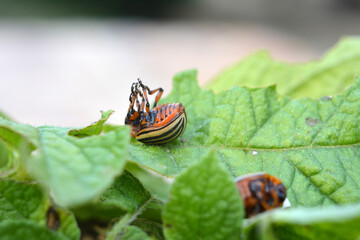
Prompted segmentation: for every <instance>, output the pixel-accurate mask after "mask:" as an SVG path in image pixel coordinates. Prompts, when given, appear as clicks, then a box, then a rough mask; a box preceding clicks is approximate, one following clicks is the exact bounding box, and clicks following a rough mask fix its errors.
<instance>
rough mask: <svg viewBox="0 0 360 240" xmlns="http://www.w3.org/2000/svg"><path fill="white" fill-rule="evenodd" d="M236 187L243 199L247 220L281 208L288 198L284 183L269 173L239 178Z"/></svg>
mask: <svg viewBox="0 0 360 240" xmlns="http://www.w3.org/2000/svg"><path fill="white" fill-rule="evenodd" d="M236 186H237V188H238V190H239V192H240V194H241V197H242V198H243V201H244V206H245V216H246V217H247V218H248V217H252V216H254V215H256V214H258V213H260V212H264V211H267V210H270V209H274V208H277V207H281V206H282V204H283V202H284V200H285V198H286V188H285V186H284V185H283V184H282V182H281V181H280V180H279V179H277V178H276V177H274V176H271V175H269V174H267V173H257V174H251V175H245V176H242V177H240V178H237V179H236Z"/></svg>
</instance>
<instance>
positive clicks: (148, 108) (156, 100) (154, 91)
mask: <svg viewBox="0 0 360 240" xmlns="http://www.w3.org/2000/svg"><path fill="white" fill-rule="evenodd" d="M138 82H139V85H140V87H141V88H142V90H143V93H144V96H145V99H146V112H147V113H149V111H150V104H149V100H148V96H147V93H148V94H149V95H153V94H154V93H156V92H158V94H157V95H156V97H155V103H154V106H153V108H154V107H156V105H157V103H158V102H159V100H160V98H161V95H162V94H163V91H164V89H162V88H157V89H154V90H150V88H149V87H148V86H145V85H144V84H143V83H142V82H141V80H140V78H138ZM146 92H147V93H146Z"/></svg>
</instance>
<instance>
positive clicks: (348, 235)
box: [245, 205, 360, 240]
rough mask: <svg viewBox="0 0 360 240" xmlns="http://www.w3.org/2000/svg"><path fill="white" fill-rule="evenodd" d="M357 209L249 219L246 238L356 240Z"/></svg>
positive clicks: (303, 211)
mask: <svg viewBox="0 0 360 240" xmlns="http://www.w3.org/2000/svg"><path fill="white" fill-rule="evenodd" d="M359 226H360V206H351V205H350V206H342V207H331V208H315V209H312V208H296V209H286V210H283V209H281V210H276V211H272V212H268V213H265V214H262V215H259V216H258V217H255V218H254V219H251V220H250V221H249V222H248V224H247V226H245V236H246V237H245V239H249V240H250V239H251V240H253V239H254V240H255V239H278V240H281V239H284V240H291V239H314V240H315V239H334V240H335V239H339V240H340V239H341V240H343V239H344V240H345V239H349V240H352V239H358V238H359V237H360V228H359Z"/></svg>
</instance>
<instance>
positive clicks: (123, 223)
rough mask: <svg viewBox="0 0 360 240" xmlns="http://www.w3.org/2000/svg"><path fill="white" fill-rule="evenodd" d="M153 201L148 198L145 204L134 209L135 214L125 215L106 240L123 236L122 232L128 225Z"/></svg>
mask: <svg viewBox="0 0 360 240" xmlns="http://www.w3.org/2000/svg"><path fill="white" fill-rule="evenodd" d="M153 201H154V199H152V198H150V199H149V200H147V201H146V202H144V203H143V204H142V205H141V206H139V208H138V209H136V211H135V212H132V213H127V214H126V215H124V216H123V217H122V218H121V219H120V220H119V221H118V222H117V223H116V224H115V225H114V226H113V228H112V229H111V231H109V232H108V234H107V236H106V240H112V239H119V238H120V237H121V236H122V235H123V234H124V231H125V229H126V228H127V227H129V225H130V224H131V223H132V222H133V221H134V220H136V218H137V217H138V215H139V214H141V213H142V212H143V211H144V210H145V209H146V208H147V207H148V205H150V204H151V203H152V202H153Z"/></svg>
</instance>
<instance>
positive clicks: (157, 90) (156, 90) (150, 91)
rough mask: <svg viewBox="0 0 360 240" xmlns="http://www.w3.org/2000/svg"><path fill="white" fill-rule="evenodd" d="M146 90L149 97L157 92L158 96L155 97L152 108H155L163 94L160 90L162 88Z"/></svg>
mask: <svg viewBox="0 0 360 240" xmlns="http://www.w3.org/2000/svg"><path fill="white" fill-rule="evenodd" d="M147 90H148V93H149V95H152V94H154V93H156V92H158V94H157V95H156V97H155V102H154V107H156V105H157V103H158V102H159V100H160V98H161V95H162V94H163V92H164V89H162V88H157V89H154V90H150V89H149V88H147ZM154 107H153V108H154Z"/></svg>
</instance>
